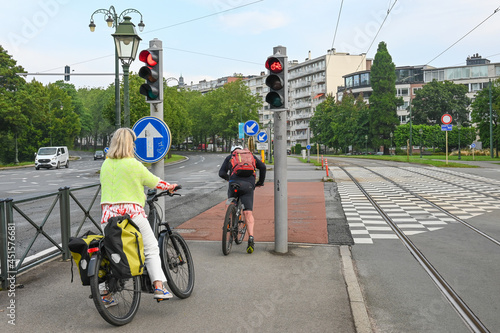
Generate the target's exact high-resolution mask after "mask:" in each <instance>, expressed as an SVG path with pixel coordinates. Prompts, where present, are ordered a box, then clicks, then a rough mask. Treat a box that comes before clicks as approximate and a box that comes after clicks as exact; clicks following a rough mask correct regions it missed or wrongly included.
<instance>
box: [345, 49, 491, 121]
mask: <svg viewBox="0 0 500 333" xmlns="http://www.w3.org/2000/svg"><path fill="white" fill-rule="evenodd" d="M499 77H500V63H493V64H492V63H490V61H489V60H488V59H484V58H482V57H481V56H480V55H478V54H475V55H473V56H472V57H468V58H467V61H466V65H465V66H453V67H443V68H435V67H432V66H406V67H396V95H397V96H398V97H402V98H403V101H404V104H403V105H401V106H399V107H398V109H397V114H398V117H399V121H400V123H401V124H406V123H407V122H409V120H410V111H411V110H410V107H409V106H410V104H411V101H412V100H413V99H414V98H415V92H416V91H417V90H419V89H422V87H423V86H424V85H425V84H426V83H429V82H432V80H437V81H445V80H447V81H451V82H453V83H455V84H463V85H465V86H466V87H467V89H468V93H467V96H468V97H469V98H471V99H474V96H475V95H476V93H477V92H478V91H480V90H482V89H484V88H487V87H488V84H489V81H490V80H496V79H498V78H499ZM343 78H344V82H343V84H342V85H341V86H339V87H338V89H337V99H338V100H341V99H342V95H343V94H344V93H346V92H347V91H348V92H351V93H352V94H354V96H356V97H357V96H359V95H360V94H362V95H363V98H364V99H365V101H366V102H367V103H368V98H369V97H370V95H371V93H372V88H371V85H370V71H369V70H367V71H358V72H353V73H350V74H347V75H344V76H343Z"/></svg>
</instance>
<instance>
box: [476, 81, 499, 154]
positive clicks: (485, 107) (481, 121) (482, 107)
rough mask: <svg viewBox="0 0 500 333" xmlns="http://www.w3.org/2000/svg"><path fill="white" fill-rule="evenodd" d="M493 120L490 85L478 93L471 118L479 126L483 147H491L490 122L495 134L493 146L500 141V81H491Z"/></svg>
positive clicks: (497, 144)
mask: <svg viewBox="0 0 500 333" xmlns="http://www.w3.org/2000/svg"><path fill="white" fill-rule="evenodd" d="M491 102H492V103H491V121H490V87H488V88H484V89H483V90H481V91H480V92H478V93H477V95H476V97H475V99H474V102H473V103H472V112H471V119H472V122H473V123H474V124H475V126H477V130H478V135H479V137H480V138H481V141H482V142H483V147H488V148H489V147H490V141H491V140H490V138H491V135H490V123H491V128H492V132H493V133H492V134H493V147H495V148H497V154H498V147H499V141H500V124H499V119H500V114H499V111H500V81H499V80H496V81H493V82H492V83H491Z"/></svg>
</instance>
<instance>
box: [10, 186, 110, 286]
mask: <svg viewBox="0 0 500 333" xmlns="http://www.w3.org/2000/svg"><path fill="white" fill-rule="evenodd" d="M94 187H95V188H96V191H95V193H93V194H91V195H90V196H89V195H88V198H89V203H88V205H87V206H86V207H85V206H84V204H83V203H82V199H81V198H80V200H79V199H78V198H77V197H76V193H77V192H79V191H83V190H87V189H92V188H94ZM100 190H101V186H100V184H94V185H88V186H83V187H79V188H74V189H70V188H69V187H62V188H60V189H59V191H58V192H56V193H49V194H46V195H42V196H36V197H32V198H28V199H23V200H14V199H11V198H8V199H3V200H0V283H1V289H2V290H5V289H6V288H7V282H8V281H7V279H8V277H9V276H11V277H12V276H13V275H17V274H18V273H22V272H24V271H26V270H28V269H30V268H32V267H34V266H36V265H39V264H41V263H44V262H46V261H48V260H51V259H52V258H55V257H57V256H60V255H62V258H63V260H67V259H69V258H70V257H71V253H70V251H69V249H68V242H69V238H70V237H71V228H72V225H71V216H72V215H73V216H76V215H78V214H75V213H72V208H75V209H76V210H77V212H78V213H83V218H82V220H81V221H79V223H78V224H76V225H74V226H73V227H75V228H76V230H75V232H74V233H73V237H77V236H79V235H80V232H81V230H82V228H83V226H84V224H85V222H87V221H90V222H91V223H92V225H93V226H95V227H96V228H97V229H98V230H99V231H102V230H101V226H100V221H99V218H100V217H99V218H98V219H97V220H98V221H96V220H95V219H94V218H93V217H92V216H91V211H92V209H93V208H94V210H96V209H97V207H95V206H94V204H95V202H96V200H97V198H98V197H99V194H100ZM82 196H83V195H82ZM44 199H49V200H50V199H52V201H51V203H50V204H49V205H47V206H48V209H47V210H46V212H45V211H44V213H45V216H44V217H43V218H42V220H41V221H39V222H36V221H35V220H36V219H35V218H34V217H30V216H29V215H28V214H27V213H26V212H24V211H23V209H22V207H21V205H22V204H23V203H29V204H30V208H32V207H33V206H36V204H37V202H42V205H43V200H44ZM71 199H72V200H71ZM58 204H59V224H60V234H59V235H57V236H60V243H59V242H58V241H56V240H55V238H56V237H55V236H56V235H54V234H53V233H52V235H51V234H50V232H47V231H46V230H45V229H48V228H46V226H47V223H48V222H49V221H50V222H54V220H55V218H54V215H56V214H57V210H54V208H55V207H56V206H57V205H58ZM97 206H99V203H98V204H97ZM80 211H81V212H80ZM15 213H16V216H15V217H16V219H15V218H14V214H15ZM94 213H95V214H100V207H98V213H97V212H94ZM34 215H36V213H34ZM51 218H52V219H51ZM23 222H28V224H27V226H28V230H23V234H27V233H28V232H29V231H35V235H34V237H33V238H31V239H28V240H27V241H26V243H27V246H26V248H24V249H23V251H22V252H23V253H22V255H21V256H19V257H18V256H17V253H16V250H17V249H18V245H19V244H17V242H16V239H17V238H18V237H17V236H18V235H17V232H18V228H17V227H18V226H20V225H21V224H22V223H23ZM24 224H25V223H24ZM23 227H24V225H23ZM39 236H42V237H41V238H42V239H43V240H44V241H48V243H49V244H50V245H52V247H50V248H49V249H46V250H43V251H40V253H38V254H37V256H36V258H34V259H30V260H26V259H27V257H28V254H29V253H30V251H32V248H33V245H34V244H35V242H36V241H37V239H39Z"/></svg>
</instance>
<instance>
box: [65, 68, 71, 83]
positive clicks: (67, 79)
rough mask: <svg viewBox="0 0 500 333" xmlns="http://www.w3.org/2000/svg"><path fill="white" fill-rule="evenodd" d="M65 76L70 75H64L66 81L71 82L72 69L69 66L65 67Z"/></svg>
mask: <svg viewBox="0 0 500 333" xmlns="http://www.w3.org/2000/svg"><path fill="white" fill-rule="evenodd" d="M64 74H68V75H64V81H69V78H70V75H69V74H70V67H69V66H68V65H66V66H64Z"/></svg>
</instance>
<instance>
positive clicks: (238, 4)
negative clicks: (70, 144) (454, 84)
mask: <svg viewBox="0 0 500 333" xmlns="http://www.w3.org/2000/svg"><path fill="white" fill-rule="evenodd" d="M111 6H113V7H114V9H115V11H116V13H117V14H118V15H120V14H121V13H122V12H123V11H125V10H127V9H129V8H132V9H135V10H137V11H139V12H140V13H141V14H142V18H143V21H144V23H145V25H146V26H145V28H144V31H143V32H139V30H138V29H137V32H138V33H139V36H140V37H141V38H142V42H141V45H140V47H139V51H140V50H143V49H147V48H148V47H149V41H150V40H152V39H154V38H158V39H159V40H161V41H162V42H163V55H164V57H163V60H164V62H163V71H164V77H165V78H169V77H174V78H179V76H181V75H182V76H183V77H184V81H185V83H186V84H188V85H189V84H191V83H194V84H195V83H198V82H199V81H201V80H207V81H208V80H213V79H217V78H220V77H225V76H231V75H234V74H235V73H237V74H243V75H259V74H260V73H261V72H262V71H265V67H264V63H265V61H266V59H267V57H268V56H270V55H272V51H273V47H275V46H278V45H282V46H285V47H286V48H287V55H288V60H290V61H291V60H297V61H299V62H303V61H304V60H305V59H306V58H307V57H308V53H309V52H311V56H312V58H316V57H319V56H322V55H324V54H326V53H327V51H328V50H329V49H331V48H335V49H336V51H337V52H347V53H350V54H361V53H367V56H368V58H373V57H374V56H375V53H376V51H377V46H378V44H379V43H380V42H381V41H384V42H385V43H386V44H387V48H388V51H389V53H390V54H391V56H392V59H393V62H394V63H395V65H396V66H417V65H430V66H434V67H448V66H459V65H464V64H465V61H466V58H467V57H468V56H471V55H473V54H476V53H478V54H479V55H481V56H482V57H483V58H487V59H489V60H490V61H491V62H499V63H500V43H499V42H498V40H499V39H500V34H499V32H500V13H495V14H494V12H495V10H496V9H497V8H499V6H500V1H499V2H498V3H495V1H492V0H475V1H472V0H440V1H435V0H418V1H413V0H412V1H410V0H344V1H342V0H308V1H297V0H182V1H172V0H162V1H158V0H157V1H149V2H148V1H127V0H120V1H117V0H115V1H114V2H111V1H102V0H100V1H97V0H86V1H74V0H73V1H71V0H24V1H22V2H18V1H7V0H2V5H1V8H2V10H1V12H0V30H1V31H2V34H1V35H0V45H2V47H3V48H4V49H6V50H7V53H8V54H9V55H11V56H12V57H13V59H14V60H16V61H17V64H18V65H20V66H22V67H23V68H24V69H25V70H26V71H27V72H29V73H63V72H64V66H65V65H68V66H70V67H71V71H72V72H73V73H80V74H83V73H107V74H113V73H114V53H115V51H114V42H113V37H112V36H111V34H112V33H114V28H109V27H108V26H107V25H106V22H105V18H106V17H105V16H104V15H103V14H100V13H97V14H95V15H94V21H95V24H96V30H95V32H90V29H89V27H88V25H89V23H90V18H91V16H92V14H93V13H94V12H95V11H96V10H98V9H105V10H109V9H110V8H111ZM389 10H390V12H389V14H388V15H387V12H388V11H389ZM492 14H493V15H492ZM491 15H492V16H491ZM129 16H131V17H132V22H134V23H135V24H136V25H137V24H138V23H139V21H140V15H139V14H136V13H131V14H129ZM489 16H491V17H489ZM488 17H489V18H488ZM487 18H488V19H487ZM486 19H487V20H486ZM485 20H486V21H485ZM483 21H484V22H483ZM481 22H483V23H482V24H481ZM480 24H481V25H480ZM478 25H479V27H477V28H476V29H475V30H473V29H474V28H475V27H476V26H478ZM471 30H473V31H472V32H471ZM467 34H468V35H467ZM464 36H465V37H464ZM461 38H463V39H461ZM460 39H461V40H460ZM458 40H460V41H459V42H458V43H457V44H456V45H454V46H453V47H451V48H450V49H449V50H448V51H446V52H445V53H443V54H442V55H440V54H441V53H442V52H443V51H445V50H446V49H447V48H449V47H450V46H452V45H453V44H454V43H455V42H457V41H458ZM141 66H142V63H141V62H140V61H139V60H138V59H136V60H135V61H134V62H133V63H132V65H131V66H130V70H131V71H132V72H134V73H137V72H138V71H139V68H140V67H141ZM62 78H63V76H62V75H60V76H59V75H57V76H54V75H50V76H46V75H43V76H42V75H37V76H35V75H34V76H31V75H30V76H28V77H27V80H28V81H31V80H32V79H36V80H37V81H40V82H42V83H44V84H47V83H49V82H55V81H57V80H62ZM113 82H114V76H113V75H99V76H90V75H85V76H83V75H82V76H76V75H75V76H72V77H71V81H70V83H72V84H74V85H75V87H77V88H80V87H107V86H108V85H109V84H112V83H113ZM169 82H170V84H169V85H174V84H176V82H175V80H171V81H169Z"/></svg>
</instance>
